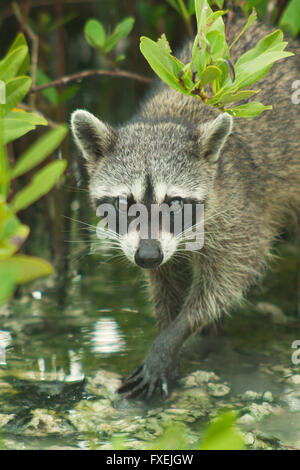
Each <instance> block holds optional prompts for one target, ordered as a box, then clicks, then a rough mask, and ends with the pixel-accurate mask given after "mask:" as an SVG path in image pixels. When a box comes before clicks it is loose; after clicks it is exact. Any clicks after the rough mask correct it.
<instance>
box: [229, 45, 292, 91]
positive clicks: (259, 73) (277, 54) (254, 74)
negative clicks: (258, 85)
mask: <svg viewBox="0 0 300 470" xmlns="http://www.w3.org/2000/svg"><path fill="white" fill-rule="evenodd" d="M293 55H294V54H293V53H292V52H285V51H271V52H266V53H264V54H261V55H259V56H258V57H256V58H255V59H253V60H251V61H250V62H246V63H242V64H241V65H239V66H236V67H235V72H236V81H235V85H234V86H235V88H237V89H240V88H245V87H247V86H250V85H252V84H253V83H254V82H256V81H258V80H260V79H261V78H262V77H263V76H264V75H265V74H266V73H267V72H268V70H269V68H268V67H270V66H272V65H273V64H274V62H276V61H277V60H280V59H285V58H286V57H290V56H293Z"/></svg>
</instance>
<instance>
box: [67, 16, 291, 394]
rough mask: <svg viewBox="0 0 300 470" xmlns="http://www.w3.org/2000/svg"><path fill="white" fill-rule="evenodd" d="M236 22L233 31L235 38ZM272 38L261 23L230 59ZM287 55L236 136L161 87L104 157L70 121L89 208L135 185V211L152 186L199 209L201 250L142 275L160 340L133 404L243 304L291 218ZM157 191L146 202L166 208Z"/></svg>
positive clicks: (138, 377)
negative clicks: (188, 343)
mask: <svg viewBox="0 0 300 470" xmlns="http://www.w3.org/2000/svg"><path fill="white" fill-rule="evenodd" d="M243 24H244V21H242V22H240V21H239V20H238V21H236V23H235V25H232V27H231V36H232V37H235V36H236V32H237V31H240V30H241V29H242V26H243ZM268 33H270V28H269V27H267V26H266V25H259V26H258V27H257V26H256V27H254V28H253V27H252V28H251V29H250V30H249V31H247V33H246V34H245V35H244V36H243V38H242V40H241V41H240V42H239V49H238V50H237V51H235V52H234V51H233V61H235V60H236V59H237V57H238V56H240V55H241V54H242V53H243V52H244V51H246V50H248V49H249V48H251V47H253V46H254V45H255V44H256V43H257V42H258V40H259V39H260V38H261V37H263V36H265V35H266V34H268ZM188 47H189V46H187V47H186V48H185V49H184V51H183V55H185V54H186V52H187V51H188ZM288 49H289V50H291V51H293V52H294V53H295V54H296V56H295V57H291V58H288V59H285V60H284V61H283V62H280V63H277V64H276V65H275V66H274V67H273V68H272V70H271V72H269V74H268V75H267V76H266V77H265V78H264V79H262V80H261V81H260V83H259V84H257V85H256V88H262V92H261V93H260V95H259V99H260V100H261V101H262V102H263V103H265V104H272V105H273V110H272V111H266V112H265V113H263V114H262V115H261V116H260V117H258V118H255V119H250V120H246V119H235V120H234V124H233V131H232V121H231V119H230V117H228V115H223V116H222V117H221V118H220V117H218V115H219V112H218V111H217V110H216V109H214V108H212V107H207V106H205V105H203V104H200V102H198V100H197V99H195V98H189V97H186V96H184V95H182V94H178V93H177V92H175V91H173V90H171V89H169V88H168V87H167V86H165V85H164V84H162V83H159V84H158V85H157V86H156V87H155V88H154V90H153V91H152V93H151V95H150V96H149V98H148V99H147V100H146V101H145V102H144V103H143V104H142V106H141V109H140V111H139V113H138V114H137V115H136V116H135V117H134V118H133V119H132V120H131V121H130V122H128V123H126V124H125V125H124V126H122V127H120V128H119V129H117V130H116V131H115V133H113V134H111V131H108V135H109V136H110V137H109V139H104V140H103V138H102V137H101V135H100V137H99V140H98V143H97V146H98V145H99V144H100V150H99V152H98V155H100V156H101V157H102V158H100V159H99V160H98V161H97V162H95V156H96V153H97V152H95V151H93V150H92V151H91V153H89V148H90V146H91V148H92V149H93V147H94V144H93V143H88V144H87V143H86V142H87V140H88V135H89V134H87V137H86V138H85V137H83V136H82V132H81V131H80V128H81V125H82V121H81V120H80V119H77V118H79V117H80V111H77V112H76V113H75V115H74V117H73V123H72V128H73V132H74V134H75V138H76V141H77V143H79V146H80V147H81V149H84V153H85V157H86V158H88V159H89V160H90V165H89V171H90V193H91V197H92V199H96V198H97V197H99V196H100V195H103V194H107V195H113V193H114V195H115V196H116V195H117V194H118V191H121V192H122V194H124V193H126V194H128V195H129V194H132V193H134V191H133V187H134V190H135V191H136V193H139V194H137V196H136V199H138V198H139V197H140V199H141V200H140V201H138V202H142V201H143V191H145V190H146V188H145V187H144V185H145V184H146V183H145V181H146V178H148V179H150V180H151V184H152V186H153V188H160V191H162V192H163V191H164V188H165V190H166V193H167V194H168V195H169V193H172V194H171V195H173V196H176V195H179V196H182V197H195V198H198V200H199V201H203V200H205V236H206V238H205V244H204V248H203V249H202V250H201V251H200V252H187V253H186V254H185V256H184V257H183V256H182V253H181V256H180V257H179V256H177V253H179V251H178V249H179V248H180V246H181V245H180V243H178V244H176V246H174V254H173V253H171V255H170V256H169V257H168V258H167V260H166V262H165V264H163V265H162V266H161V267H160V268H158V269H153V270H151V271H149V285H150V292H151V296H152V300H153V303H154V308H155V313H156V317H157V320H158V324H159V326H160V330H161V332H160V334H159V336H158V338H157V339H156V340H155V342H154V344H153V346H152V349H151V351H150V353H149V355H148V356H147V358H146V359H145V361H144V363H143V364H142V366H141V367H140V369H139V370H138V371H137V372H136V373H135V374H133V375H132V376H131V378H130V379H129V381H127V382H125V384H124V386H123V387H122V388H121V391H122V392H126V393H127V394H128V395H129V396H135V395H137V394H139V393H140V392H146V393H147V395H148V396H150V395H151V394H152V393H153V391H154V389H155V387H156V386H157V385H159V386H160V387H161V389H162V391H166V387H167V382H168V377H169V376H170V375H172V371H173V370H174V361H175V359H176V357H177V355H178V351H179V349H180V346H181V345H182V343H183V342H184V341H185V339H186V338H187V337H188V336H189V335H190V334H191V333H192V332H194V331H196V330H197V329H199V328H201V327H202V326H203V325H205V324H208V323H210V322H212V321H214V320H216V319H218V318H219V317H220V316H221V315H222V314H223V313H224V312H228V311H230V309H231V307H232V306H233V305H234V304H237V303H239V302H241V301H242V300H243V298H244V295H245V293H246V291H247V289H248V288H249V286H250V285H252V284H253V283H255V282H257V281H258V279H259V278H260V276H261V275H262V273H263V272H264V268H265V266H266V263H267V262H268V260H269V258H270V256H271V249H272V246H273V242H274V240H275V238H276V236H277V235H278V234H279V233H280V230H281V228H282V227H283V226H285V225H286V224H287V223H288V222H289V221H291V222H293V221H295V220H296V219H297V214H299V208H300V148H299V136H300V118H299V112H300V108H299V107H298V106H297V105H293V104H292V102H291V94H292V83H293V82H294V81H295V80H297V79H299V78H300V61H299V58H300V54H299V53H300V48H299V44H298V43H296V42H295V41H294V42H293V41H292V40H291V41H290V43H289V47H288ZM78 113H79V114H78ZM85 117H86V116H85ZM85 123H86V121H85ZM94 125H95V121H93V126H94ZM100 127H101V125H100ZM94 128H95V127H93V129H94ZM102 130H103V127H102ZM100 134H101V133H100ZM111 135H114V138H113V139H112V138H111ZM103 142H104V143H103ZM108 143H109V145H108ZM176 192H177V193H179V194H176ZM153 194H154V196H153V197H154V199H156V200H154V201H153V202H162V201H159V200H158V199H159V197H158V196H157V193H155V191H154V193H153ZM125 251H126V248H125ZM172 255H173V256H172Z"/></svg>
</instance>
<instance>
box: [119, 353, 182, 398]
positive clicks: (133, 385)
mask: <svg viewBox="0 0 300 470" xmlns="http://www.w3.org/2000/svg"><path fill="white" fill-rule="evenodd" d="M177 369H178V367H177V361H173V360H172V361H170V360H169V361H165V360H164V359H163V356H162V355H157V354H155V353H153V352H150V354H149V355H148V356H147V357H146V359H145V361H144V362H143V363H142V364H141V365H140V367H138V368H137V369H136V370H135V371H133V373H132V374H131V375H130V376H129V377H128V378H127V379H125V380H124V382H123V384H122V385H121V387H120V388H119V389H118V393H121V394H123V393H124V394H125V398H136V397H138V396H140V395H143V396H144V397H145V398H146V399H147V400H148V399H150V398H151V397H152V395H153V393H154V392H155V391H156V389H160V392H161V395H162V396H163V397H164V398H165V397H167V396H168V395H169V384H170V382H171V381H172V380H174V379H175V378H176V376H177Z"/></svg>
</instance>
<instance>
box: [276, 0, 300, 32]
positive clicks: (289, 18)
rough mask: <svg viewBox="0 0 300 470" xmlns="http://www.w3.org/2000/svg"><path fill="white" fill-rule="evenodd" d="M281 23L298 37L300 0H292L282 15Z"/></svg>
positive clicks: (286, 29)
mask: <svg viewBox="0 0 300 470" xmlns="http://www.w3.org/2000/svg"><path fill="white" fill-rule="evenodd" d="M279 25H280V26H281V27H282V28H283V29H285V31H287V32H288V33H290V34H291V35H292V36H294V37H296V36H297V35H298V33H299V31H300V8H299V0H291V1H290V2H289V3H288V5H287V6H286V8H285V10H284V12H283V14H282V15H281V18H280V21H279Z"/></svg>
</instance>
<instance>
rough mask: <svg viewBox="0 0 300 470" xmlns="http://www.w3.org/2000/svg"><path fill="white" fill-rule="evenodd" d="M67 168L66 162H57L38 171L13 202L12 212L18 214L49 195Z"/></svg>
mask: <svg viewBox="0 0 300 470" xmlns="http://www.w3.org/2000/svg"><path fill="white" fill-rule="evenodd" d="M66 166H67V162H66V160H55V161H54V162H52V163H49V165H47V166H46V167H44V168H42V170H40V171H38V172H37V173H36V174H35V175H34V176H33V177H32V180H31V182H30V183H29V184H28V185H27V186H25V188H23V189H21V190H20V191H19V192H18V193H17V194H16V195H15V197H14V198H13V200H12V202H11V208H12V210H13V211H14V212H18V211H20V210H23V209H26V207H28V206H30V205H31V204H33V203H34V202H35V201H37V200H38V199H40V198H41V197H42V196H44V195H45V194H47V193H48V192H49V191H50V189H52V188H53V186H54V185H55V184H56V183H57V181H58V179H59V177H60V176H61V175H62V174H63V172H64V171H65V168H66Z"/></svg>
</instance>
